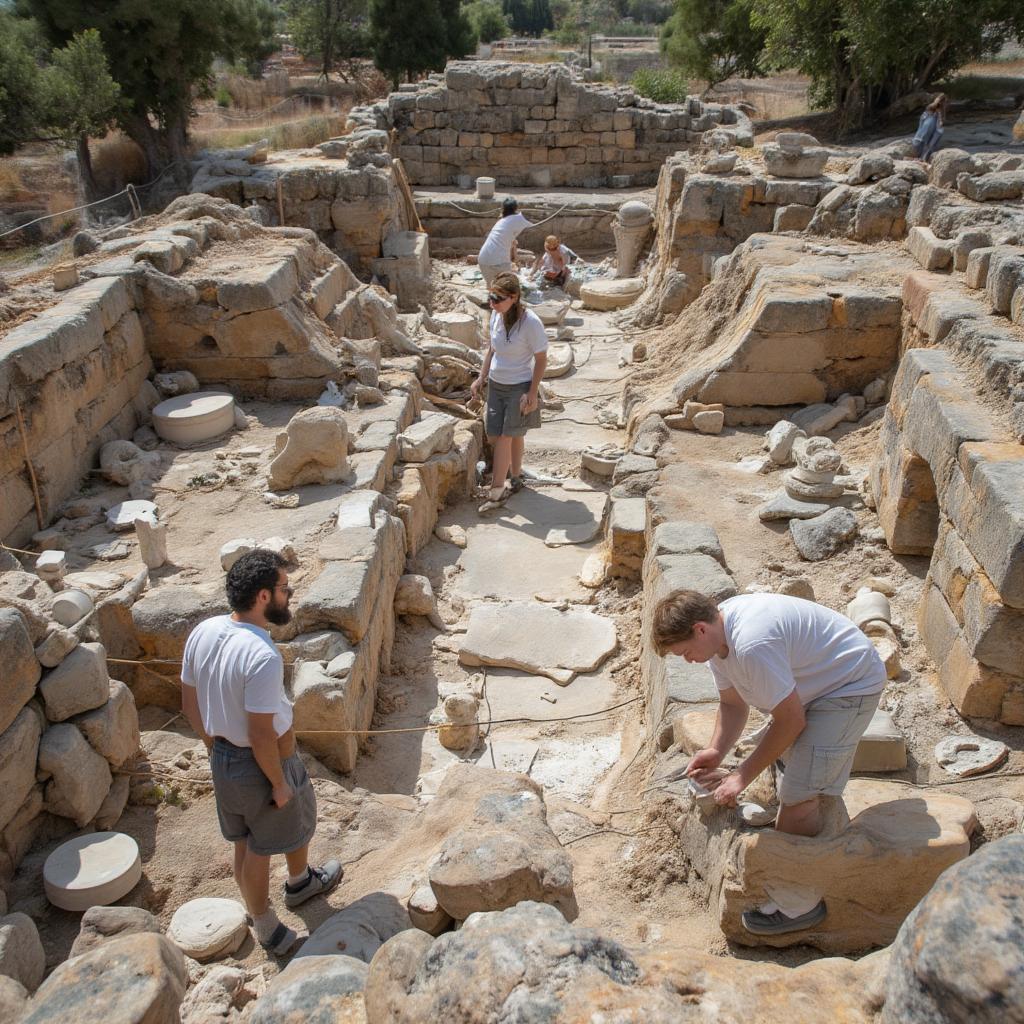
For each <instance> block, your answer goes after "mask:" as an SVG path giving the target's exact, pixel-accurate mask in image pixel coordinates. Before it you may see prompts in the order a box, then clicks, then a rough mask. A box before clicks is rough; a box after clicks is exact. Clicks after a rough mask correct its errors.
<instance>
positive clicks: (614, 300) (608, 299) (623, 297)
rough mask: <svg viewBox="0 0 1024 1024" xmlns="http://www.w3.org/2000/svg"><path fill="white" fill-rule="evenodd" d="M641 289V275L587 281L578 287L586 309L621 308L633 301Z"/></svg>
mask: <svg viewBox="0 0 1024 1024" xmlns="http://www.w3.org/2000/svg"><path fill="white" fill-rule="evenodd" d="M643 290H644V281H643V278H642V277H622V278H616V279H613V280H605V279H602V280H597V281H588V282H587V283H586V284H584V285H582V286H581V287H580V301H581V302H582V303H583V306H584V308H586V309H596V310H612V309H623V308H624V307H626V306H628V305H630V304H631V303H633V302H635V301H636V300H637V299H638V298H639V297H640V295H641V293H642V292H643Z"/></svg>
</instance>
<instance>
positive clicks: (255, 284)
mask: <svg viewBox="0 0 1024 1024" xmlns="http://www.w3.org/2000/svg"><path fill="white" fill-rule="evenodd" d="M298 289H299V279H298V275H297V273H296V264H295V259H294V258H293V257H292V256H290V255H288V256H274V255H269V256H264V257H260V258H256V259H247V260H245V262H244V263H241V264H240V265H239V266H237V267H236V268H234V269H233V270H232V271H230V272H229V273H227V274H225V275H224V276H222V277H221V278H220V280H219V281H218V284H217V302H218V304H219V305H221V306H223V308H224V309H227V310H231V311H232V312H233V313H251V312H253V311H254V310H257V309H271V308H273V307H274V306H280V305H282V304H283V303H285V302H287V301H288V300H289V299H290V298H291V297H292V296H293V295H295V293H296V292H297V291H298Z"/></svg>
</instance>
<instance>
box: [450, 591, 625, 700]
mask: <svg viewBox="0 0 1024 1024" xmlns="http://www.w3.org/2000/svg"><path fill="white" fill-rule="evenodd" d="M617 643H618V639H617V637H616V633H615V624H614V623H613V622H612V621H611V620H610V619H606V618H603V617H602V616H600V615H594V614H592V613H591V612H587V611H576V610H571V611H559V610H558V609H556V608H552V607H550V606H549V605H545V604H538V603H535V602H531V603H519V602H515V603H511V604H492V603H487V604H477V605H474V607H473V608H472V610H471V612H470V616H469V628H468V630H467V631H466V635H465V637H464V638H463V641H462V646H461V648H460V650H459V660H460V661H461V662H462V663H463V664H464V665H500V666H505V667H507V668H518V669H522V670H523V671H524V672H532V673H535V674H540V675H544V676H547V677H548V678H549V679H553V680H554V681H555V682H556V683H560V684H561V685H562V686H565V685H568V683H570V682H571V681H572V679H573V677H574V676H575V675H576V673H577V672H592V671H594V669H596V668H597V667H598V666H599V665H601V663H602V662H603V661H604V660H605V659H606V658H607V657H608V656H609V655H610V654H611V653H612V652H613V651H614V650H615V648H616V645H617Z"/></svg>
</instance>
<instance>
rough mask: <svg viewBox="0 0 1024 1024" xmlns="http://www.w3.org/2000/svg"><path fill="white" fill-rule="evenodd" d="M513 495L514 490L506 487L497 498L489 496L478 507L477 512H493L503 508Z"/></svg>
mask: <svg viewBox="0 0 1024 1024" xmlns="http://www.w3.org/2000/svg"><path fill="white" fill-rule="evenodd" d="M511 497H512V492H511V491H510V490H509V489H508V487H505V488H504V490H502V492H501V494H500V495H498V497H497V498H488V499H487V500H486V501H485V502H484V503H483V504H482V505H481V506H480V507H479V508H478V509H477V512H493V511H494V509H496V508H501V507H502V506H503V505H504V504H505V502H506V501H508V499H509V498H511Z"/></svg>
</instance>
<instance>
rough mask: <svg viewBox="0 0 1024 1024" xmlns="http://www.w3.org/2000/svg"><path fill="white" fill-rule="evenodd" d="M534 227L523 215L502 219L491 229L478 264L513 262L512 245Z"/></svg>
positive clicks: (481, 247)
mask: <svg viewBox="0 0 1024 1024" xmlns="http://www.w3.org/2000/svg"><path fill="white" fill-rule="evenodd" d="M529 227H533V225H532V224H531V223H530V221H528V220H527V219H526V218H525V217H524V216H523V215H522V214H521V213H513V214H512V215H511V216H510V217H502V218H501V219H500V220H499V221H498V223H497V224H495V225H494V227H493V228H491V230H490V233H489V234H488V236H487V238H486V239H485V241H484V244H483V245H481V246H480V254H479V255H478V256H477V258H476V261H477V263H487V264H488V265H491V266H493V265H495V264H504V263H511V262H512V243H513V242H514V241H515V240H516V239H517V238H518V237H519V235H520V234H522V232H523V231H525V230H526V229H527V228H529Z"/></svg>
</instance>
